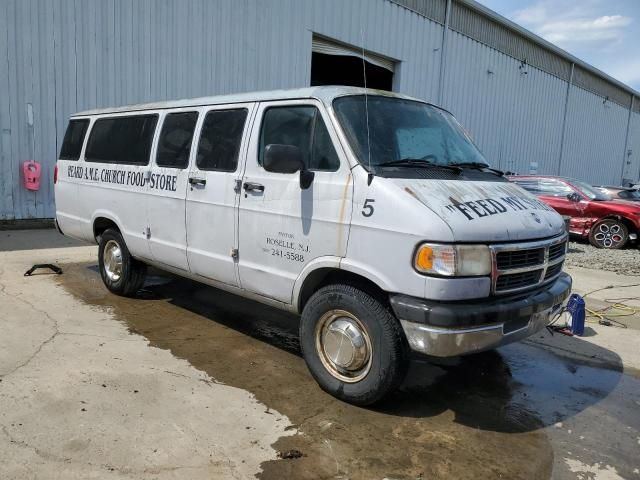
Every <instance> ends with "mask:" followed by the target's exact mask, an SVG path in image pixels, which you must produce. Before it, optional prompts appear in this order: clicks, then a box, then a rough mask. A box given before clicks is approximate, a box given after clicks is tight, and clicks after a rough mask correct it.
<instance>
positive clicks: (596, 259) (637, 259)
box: [565, 242, 640, 275]
mask: <svg viewBox="0 0 640 480" xmlns="http://www.w3.org/2000/svg"><path fill="white" fill-rule="evenodd" d="M565 265H566V266H570V267H584V268H591V269H595V270H606V271H608V272H615V273H621V274H624V275H640V250H638V248H637V247H636V246H631V247H630V248H625V249H622V250H606V249H604V248H595V247H593V246H591V245H590V244H588V243H583V242H569V254H568V255H567V259H566V261H565Z"/></svg>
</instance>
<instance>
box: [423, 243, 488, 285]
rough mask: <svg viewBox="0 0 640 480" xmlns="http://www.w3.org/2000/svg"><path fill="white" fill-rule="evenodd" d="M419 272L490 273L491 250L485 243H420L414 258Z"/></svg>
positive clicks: (441, 273)
mask: <svg viewBox="0 0 640 480" xmlns="http://www.w3.org/2000/svg"><path fill="white" fill-rule="evenodd" d="M414 265H415V267H416V270H418V271H419V272H420V273H428V274H434V275H445V276H447V277H454V276H459V277H466V276H478V275H489V274H490V273H491V252H490V250H489V247H487V246H486V245H438V244H434V243H424V244H422V245H420V247H419V248H418V250H417V252H416V256H415V259H414Z"/></svg>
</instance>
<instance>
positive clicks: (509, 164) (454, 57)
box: [0, 0, 640, 220]
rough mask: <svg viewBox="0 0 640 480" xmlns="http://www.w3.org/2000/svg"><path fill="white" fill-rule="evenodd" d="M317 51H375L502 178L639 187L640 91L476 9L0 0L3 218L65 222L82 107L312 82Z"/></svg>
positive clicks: (258, 0)
mask: <svg viewBox="0 0 640 480" xmlns="http://www.w3.org/2000/svg"><path fill="white" fill-rule="evenodd" d="M318 45H324V50H322V52H323V53H326V52H327V51H329V52H330V53H331V51H334V53H335V52H338V53H342V54H345V55H348V54H349V51H351V52H352V53H354V52H359V51H361V49H365V50H366V55H367V59H368V60H370V61H371V62H372V63H373V64H375V65H382V67H381V68H386V69H387V70H389V71H392V84H391V85H392V88H393V90H395V91H399V92H402V93H406V94H409V95H413V96H416V97H421V98H424V99H427V100H430V101H433V102H435V103H439V104H441V105H443V106H444V107H446V108H448V109H449V110H451V111H452V112H453V113H454V114H455V115H456V116H457V117H458V118H459V119H460V121H461V122H462V123H463V124H464V125H465V126H466V128H467V129H468V130H469V132H470V133H471V135H472V136H473V137H474V138H475V140H476V142H477V143H478V145H479V146H480V148H481V149H482V150H483V151H484V153H485V154H486V156H487V158H489V159H490V160H491V161H492V163H493V164H494V166H496V167H498V168H502V169H506V170H511V171H518V172H524V173H527V172H529V171H530V170H536V171H537V172H538V173H547V174H562V175H570V176H576V177H579V178H581V179H584V180H587V181H590V182H594V183H596V182H597V183H608V184H618V183H620V182H621V181H622V180H623V179H625V180H637V179H638V175H639V171H640V98H639V96H640V94H639V93H638V92H634V91H633V90H632V89H630V88H629V87H627V86H625V85H623V84H621V83H620V82H617V81H616V80H614V79H612V78H610V77H608V76H606V75H605V74H603V73H602V72H599V71H597V70H596V69H594V68H592V67H590V66H588V65H587V64H585V63H584V62H581V61H580V60H578V59H576V58H574V57H572V56H570V55H568V54H567V53H566V52H563V51H562V50H560V49H558V48H557V47H555V46H553V45H551V44H549V43H548V42H546V41H544V40H542V39H540V38H538V37H535V36H534V35H532V34H530V33H529V32H527V31H525V30H524V29H522V28H520V27H519V26H517V25H515V24H513V23H511V22H509V21H508V20H505V19H504V18H502V17H499V16H498V15H496V14H495V13H493V12H491V11H490V10H488V9H486V8H485V7H483V6H481V5H479V4H477V3H476V2H473V1H472V0H393V1H392V0H350V1H343V0H137V1H130V0H0V220H11V219H24V218H47V217H52V216H53V215H54V213H55V207H54V203H53V188H52V184H51V177H52V172H53V166H54V163H55V159H56V156H57V152H58V151H59V148H60V143H61V140H62V137H63V135H64V130H65V128H66V123H67V119H68V117H69V115H70V114H71V113H73V112H75V111H79V110H85V109H89V108H94V107H102V106H111V105H122V104H128V103H139V102H147V101H152V100H163V99H177V98H185V97H194V96H203V95H215V94H223V93H230V92H239V91H251V90H264V89H275V88H290V87H300V86H308V85H309V84H310V83H313V82H314V78H313V77H312V75H316V74H315V73H313V72H312V62H313V61H314V58H315V57H314V54H313V53H312V52H313V50H317V51H320V50H318ZM327 45H328V46H327ZM332 45H334V47H335V48H334V47H332ZM327 49H328V50H327ZM376 59H377V60H376ZM318 68H319V67H318ZM316 70H317V68H316ZM330 73H331V72H330ZM26 159H36V160H38V161H40V162H42V164H43V183H42V187H41V189H40V191H38V192H29V191H27V190H25V189H24V188H23V187H22V185H21V177H20V165H21V163H22V161H23V160H26Z"/></svg>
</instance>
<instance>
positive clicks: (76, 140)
mask: <svg viewBox="0 0 640 480" xmlns="http://www.w3.org/2000/svg"><path fill="white" fill-rule="evenodd" d="M88 126H89V120H71V121H70V122H69V126H68V127H67V131H66V132H65V134H64V140H63V141H62V148H61V149H60V157H59V158H60V160H78V159H79V158H80V152H81V151H82V144H83V143H84V136H85V134H86V133H87V127H88Z"/></svg>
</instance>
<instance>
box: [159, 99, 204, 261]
mask: <svg viewBox="0 0 640 480" xmlns="http://www.w3.org/2000/svg"><path fill="white" fill-rule="evenodd" d="M197 121H198V112H197V111H194V109H193V108H191V109H184V110H172V111H170V112H168V113H166V114H164V116H163V118H162V126H161V128H160V134H159V135H158V140H157V144H156V149H155V151H154V161H153V162H152V163H151V165H152V166H151V169H150V171H149V172H148V173H147V189H148V190H147V222H148V230H147V238H148V239H149V248H150V250H151V255H152V258H153V259H154V260H155V261H156V262H159V263H163V264H165V265H169V266H171V267H174V268H178V269H180V270H185V271H188V270H189V264H188V262H187V232H186V228H185V198H186V194H187V180H188V177H189V157H190V152H191V150H192V148H191V145H192V140H193V134H194V131H195V128H196V123H197Z"/></svg>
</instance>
